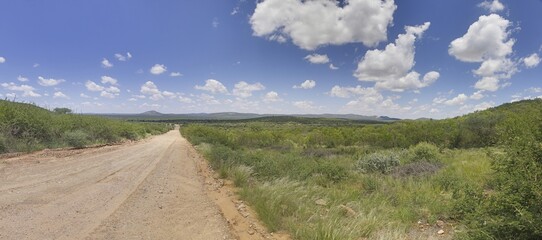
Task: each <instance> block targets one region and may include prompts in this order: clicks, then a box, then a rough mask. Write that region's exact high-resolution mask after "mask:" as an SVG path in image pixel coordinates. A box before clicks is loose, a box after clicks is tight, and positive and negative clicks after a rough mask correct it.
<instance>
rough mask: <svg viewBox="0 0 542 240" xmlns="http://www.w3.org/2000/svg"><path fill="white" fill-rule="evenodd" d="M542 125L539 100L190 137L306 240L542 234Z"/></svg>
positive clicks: (238, 127)
mask: <svg viewBox="0 0 542 240" xmlns="http://www.w3.org/2000/svg"><path fill="white" fill-rule="evenodd" d="M541 122H542V100H532V101H521V102H516V103H511V104H505V105H503V106H500V107H497V108H492V109H489V110H486V111H482V112H476V113H472V114H469V115H465V116H461V117H456V118H453V119H445V120H418V121H399V122H396V123H392V124H379V125H355V126H352V125H350V124H344V125H340V124H333V125H330V126H326V125H322V124H318V125H311V124H301V123H292V122H281V123H270V122H266V123H262V122H250V123H243V122H238V123H215V124H213V123H207V124H188V125H185V126H183V127H182V128H181V131H182V134H183V135H184V136H185V137H186V138H187V139H188V140H189V141H190V142H192V143H193V144H194V145H196V146H197V148H198V149H199V150H200V151H201V152H202V153H203V154H204V155H205V156H206V158H207V159H208V160H209V162H210V165H211V166H212V167H213V168H214V169H215V170H216V171H217V172H218V173H219V174H220V176H221V177H223V178H227V179H230V180H232V181H233V183H234V184H235V185H236V186H238V187H239V189H240V190H239V194H240V196H241V197H242V198H243V199H244V200H246V201H247V202H248V203H249V204H250V205H251V206H252V207H253V208H254V209H255V210H256V212H257V213H258V216H259V218H260V219H261V220H262V221H263V222H264V223H265V224H266V225H267V227H268V228H269V229H270V230H271V231H288V232H289V233H291V234H292V236H293V237H294V238H296V239H363V238H368V239H427V238H430V237H434V236H436V235H437V230H440V229H442V230H445V231H444V234H443V235H442V236H440V237H444V238H448V239H449V238H451V237H454V238H457V239H517V238H518V237H519V238H520V239H541V238H542V229H541V227H540V226H542V222H540V221H541V220H540V219H542V217H541V216H542V207H541V206H542V205H541V204H540V203H541V202H542V194H541V192H542V189H541V186H542V176H541V174H542V160H541V157H542V124H541Z"/></svg>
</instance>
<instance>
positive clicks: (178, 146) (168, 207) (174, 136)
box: [0, 130, 232, 240]
mask: <svg viewBox="0 0 542 240" xmlns="http://www.w3.org/2000/svg"><path fill="white" fill-rule="evenodd" d="M190 148H191V146H190V144H189V143H188V142H187V141H186V140H185V139H184V138H182V137H181V135H180V133H179V131H178V130H172V131H170V132H168V133H166V134H163V135H160V136H155V137H151V138H149V139H146V140H143V141H139V142H136V143H130V144H123V145H119V146H108V147H100V148H90V149H84V150H61V151H55V150H46V151H41V152H38V153H34V154H29V155H23V156H20V157H12V158H4V159H0V239H205V240H207V239H210V240H212V239H221V240H223V239H231V238H232V235H231V233H230V230H229V228H228V224H227V222H226V220H225V219H224V217H222V215H221V213H220V210H219V209H218V208H217V206H216V205H215V204H214V203H213V201H212V200H211V199H209V197H208V195H207V194H206V193H205V182H204V180H203V179H202V177H201V176H200V175H198V170H197V166H196V159H197V156H195V153H194V151H191V150H190Z"/></svg>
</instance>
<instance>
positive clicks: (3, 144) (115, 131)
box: [0, 100, 170, 153]
mask: <svg viewBox="0 0 542 240" xmlns="http://www.w3.org/2000/svg"><path fill="white" fill-rule="evenodd" d="M169 129H170V127H168V126H167V125H165V124H151V123H131V122H126V121H120V120H111V119H106V118H101V117H95V116H84V115H76V114H59V113H54V112H51V111H48V110H46V109H43V108H40V107H37V106H34V105H32V104H26V103H17V102H9V101H4V100H0V153H6V152H21V151H22V152H29V151H35V150H39V149H44V148H57V147H78V148H80V147H84V146H86V145H92V144H108V143H114V142H119V141H122V140H125V139H127V140H137V139H140V138H144V137H146V136H148V135H152V134H159V133H163V132H165V131H167V130H169Z"/></svg>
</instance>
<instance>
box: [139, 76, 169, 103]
mask: <svg viewBox="0 0 542 240" xmlns="http://www.w3.org/2000/svg"><path fill="white" fill-rule="evenodd" d="M140 92H141V93H142V94H144V95H147V96H149V99H151V100H154V101H158V100H162V99H164V97H168V98H170V99H174V98H176V97H177V94H175V93H172V92H168V91H163V92H162V91H160V89H158V87H157V86H156V84H154V82H152V81H147V82H146V83H145V84H143V85H142V86H141V89H140ZM144 95H134V97H137V98H141V99H143V98H145V96H144Z"/></svg>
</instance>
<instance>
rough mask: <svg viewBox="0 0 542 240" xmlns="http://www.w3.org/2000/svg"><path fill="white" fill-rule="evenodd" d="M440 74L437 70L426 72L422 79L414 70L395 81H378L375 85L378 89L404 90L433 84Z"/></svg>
mask: <svg viewBox="0 0 542 240" xmlns="http://www.w3.org/2000/svg"><path fill="white" fill-rule="evenodd" d="M439 77H440V74H439V73H438V72H435V71H431V72H428V73H426V74H425V75H424V76H423V79H421V80H420V74H419V73H417V72H415V71H412V72H410V73H408V74H407V75H406V76H404V77H402V78H399V79H397V80H395V81H383V82H377V83H376V84H375V87H376V88H378V89H387V90H391V91H395V92H402V91H404V90H408V89H420V88H424V87H427V86H429V85H431V84H433V83H434V82H435V81H436V80H437V79H438V78H439Z"/></svg>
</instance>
